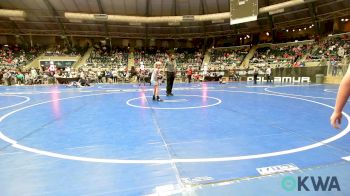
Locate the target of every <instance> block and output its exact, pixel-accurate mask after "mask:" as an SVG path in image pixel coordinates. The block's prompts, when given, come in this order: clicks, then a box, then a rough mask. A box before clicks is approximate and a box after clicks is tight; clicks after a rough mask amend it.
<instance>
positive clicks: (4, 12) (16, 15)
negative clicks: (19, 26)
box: [0, 9, 26, 18]
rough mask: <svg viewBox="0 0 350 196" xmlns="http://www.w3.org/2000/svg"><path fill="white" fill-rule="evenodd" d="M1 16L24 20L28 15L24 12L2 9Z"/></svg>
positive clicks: (0, 10)
mask: <svg viewBox="0 0 350 196" xmlns="http://www.w3.org/2000/svg"><path fill="white" fill-rule="evenodd" d="M0 16H3V17H14V18H24V17H26V13H25V12H24V11H23V10H8V9H0Z"/></svg>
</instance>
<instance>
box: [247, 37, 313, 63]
mask: <svg viewBox="0 0 350 196" xmlns="http://www.w3.org/2000/svg"><path fill="white" fill-rule="evenodd" d="M313 46H314V45H313V42H310V43H303V44H298V45H295V44H293V45H285V44H283V45H272V46H270V47H263V48H258V49H257V50H256V52H255V54H254V57H253V58H252V59H251V60H250V62H251V63H252V64H254V63H255V64H258V65H259V66H265V65H268V64H275V67H292V66H293V67H302V66H305V64H304V62H303V61H302V59H303V58H304V57H305V56H306V55H309V54H310V53H311V51H312V50H313Z"/></svg>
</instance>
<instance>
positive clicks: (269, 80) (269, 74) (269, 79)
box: [265, 65, 272, 82]
mask: <svg viewBox="0 0 350 196" xmlns="http://www.w3.org/2000/svg"><path fill="white" fill-rule="evenodd" d="M265 73H266V80H267V82H272V81H271V67H270V66H269V65H268V66H267V69H266V72H265Z"/></svg>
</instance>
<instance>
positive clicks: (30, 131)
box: [0, 83, 350, 196]
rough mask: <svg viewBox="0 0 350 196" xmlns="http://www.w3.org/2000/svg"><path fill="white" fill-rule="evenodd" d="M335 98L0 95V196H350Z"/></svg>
mask: <svg viewBox="0 0 350 196" xmlns="http://www.w3.org/2000/svg"><path fill="white" fill-rule="evenodd" d="M337 87H338V86H335V85H252V84H250V83H248V84H247V83H228V84H222V85H220V84H217V83H194V84H176V85H175V86H174V89H173V93H174V96H171V97H166V96H164V95H165V91H164V85H163V86H161V89H162V90H161V98H162V99H163V100H164V101H163V102H155V101H152V87H151V86H147V85H146V86H138V85H134V84H115V85H112V84H111V85H100V84H96V85H95V86H92V87H85V88H67V87H64V86H10V87H8V86H0V115H1V116H0V131H1V132H0V190H1V195H6V196H7V195H173V194H175V195H181V194H186V195H264V193H265V194H266V195H284V194H286V195H295V194H304V195H312V194H325V195H326V194H332V195H349V194H350V190H349V188H348V187H349V182H350V172H349V169H350V164H349V163H348V161H347V160H350V134H349V131H350V127H349V124H348V121H349V118H350V117H349V116H348V114H347V113H348V112H350V108H349V105H348V106H347V107H346V109H345V112H344V114H343V122H342V127H341V129H340V130H335V129H333V128H332V127H331V126H330V124H329V117H330V115H331V113H332V110H333V106H334V103H335V97H336V93H337ZM305 176H309V178H308V179H307V180H306V181H304V182H305V183H306V184H305V186H306V187H307V188H309V189H310V191H306V189H305V187H304V186H301V185H300V183H299V184H298V178H299V177H301V178H303V177H305ZM287 177H288V178H287ZM311 177H315V178H317V179H318V180H319V179H321V180H323V182H324V183H325V181H326V179H327V177H330V178H329V180H328V181H327V184H324V187H326V188H327V190H328V188H329V190H328V191H322V190H321V188H319V189H318V190H315V189H314V186H313V184H312V183H313V182H312V180H311ZM318 177H319V178H318ZM332 177H333V178H332ZM331 179H333V180H331ZM335 179H336V180H337V181H336V182H335ZM293 183H294V184H293ZM300 186H301V190H299V188H300ZM338 187H339V189H338Z"/></svg>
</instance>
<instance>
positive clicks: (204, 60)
mask: <svg viewBox="0 0 350 196" xmlns="http://www.w3.org/2000/svg"><path fill="white" fill-rule="evenodd" d="M209 63H210V52H209V50H207V51H206V52H205V54H204V58H203V63H202V64H207V65H209Z"/></svg>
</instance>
